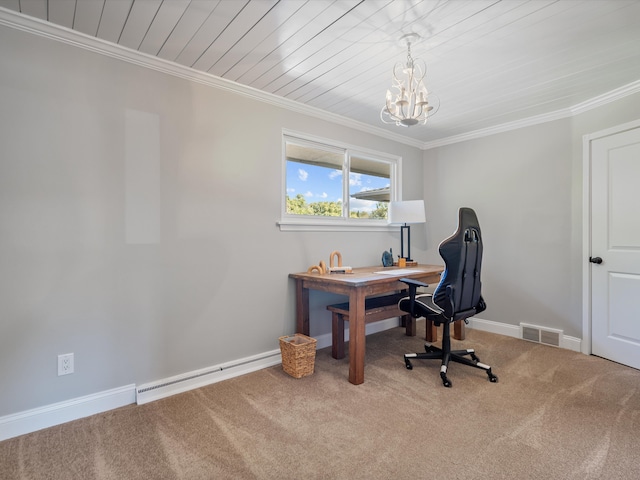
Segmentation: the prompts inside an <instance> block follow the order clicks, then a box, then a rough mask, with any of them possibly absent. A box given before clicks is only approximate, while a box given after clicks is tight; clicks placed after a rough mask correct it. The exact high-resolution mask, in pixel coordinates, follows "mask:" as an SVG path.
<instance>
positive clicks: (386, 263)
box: [382, 248, 393, 267]
mask: <svg viewBox="0 0 640 480" xmlns="http://www.w3.org/2000/svg"><path fill="white" fill-rule="evenodd" d="M382 266H383V267H392V266H393V249H392V248H390V249H389V251H388V252H387V251H386V250H385V251H384V252H382Z"/></svg>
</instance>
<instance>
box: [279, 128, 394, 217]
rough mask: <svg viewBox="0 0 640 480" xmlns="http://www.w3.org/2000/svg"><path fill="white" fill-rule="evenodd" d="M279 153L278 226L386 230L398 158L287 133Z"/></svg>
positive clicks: (392, 198)
mask: <svg viewBox="0 0 640 480" xmlns="http://www.w3.org/2000/svg"><path fill="white" fill-rule="evenodd" d="M283 152H284V155H283V156H284V185H285V191H284V199H283V200H284V201H283V211H282V220H281V222H280V227H281V228H283V227H287V226H289V227H290V226H294V225H297V226H298V227H323V226H324V227H327V226H333V227H341V228H344V227H349V228H352V227H353V228H355V229H361V228H367V227H368V228H372V227H373V228H376V227H377V228H380V227H385V228H386V226H387V211H388V206H389V201H390V200H395V199H396V195H397V193H396V192H397V191H398V187H397V181H398V180H397V179H398V178H399V173H398V170H399V168H400V158H399V157H393V156H390V155H386V154H382V153H379V152H371V151H366V150H365V149H362V148H358V147H350V146H345V145H338V144H336V143H335V142H333V143H332V142H330V141H327V140H320V139H312V138H310V137H307V136H304V137H303V136H301V135H294V134H289V133H285V134H284V135H283Z"/></svg>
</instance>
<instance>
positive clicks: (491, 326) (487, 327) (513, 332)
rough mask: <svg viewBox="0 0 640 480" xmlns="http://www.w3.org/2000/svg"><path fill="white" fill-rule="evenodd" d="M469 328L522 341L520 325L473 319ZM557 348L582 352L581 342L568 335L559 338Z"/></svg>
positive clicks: (470, 320)
mask: <svg viewBox="0 0 640 480" xmlns="http://www.w3.org/2000/svg"><path fill="white" fill-rule="evenodd" d="M469 328H473V329H475V330H480V331H483V332H490V333H498V334H500V335H506V336H508V337H514V338H520V339H522V337H521V329H520V325H508V324H506V323H498V322H493V321H491V320H482V319H481V318H476V317H473V318H470V319H469ZM525 341H526V340H525ZM559 348H565V349H567V350H572V351H574V352H578V353H580V352H581V351H582V350H581V348H582V340H581V339H579V338H576V337H570V336H569V335H562V336H561V337H560V345H559Z"/></svg>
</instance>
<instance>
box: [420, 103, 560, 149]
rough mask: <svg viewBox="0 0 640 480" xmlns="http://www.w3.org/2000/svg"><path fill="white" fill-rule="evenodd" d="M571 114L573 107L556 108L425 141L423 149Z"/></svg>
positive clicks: (536, 123)
mask: <svg viewBox="0 0 640 480" xmlns="http://www.w3.org/2000/svg"><path fill="white" fill-rule="evenodd" d="M570 116H571V109H570V108H564V109H562V110H556V111H555V112H550V113H544V114H542V115H536V116H534V117H528V118H523V119H521V120H516V121H514V122H508V123H503V124H501V125H495V126H493V127H487V128H481V129H480V130H474V131H472V132H467V133H462V134H460V135H453V136H451V137H446V138H441V139H438V140H433V141H431V142H425V143H424V144H423V145H422V149H423V150H429V149H431V148H436V147H442V146H444V145H451V144H453V143H460V142H466V141H467V140H474V139H476V138H483V137H488V136H489V135H495V134H497V133H503V132H508V131H511V130H517V129H519V128H524V127H531V126H533V125H538V124H541V123H547V122H553V121H555V120H560V119H562V118H567V117H570Z"/></svg>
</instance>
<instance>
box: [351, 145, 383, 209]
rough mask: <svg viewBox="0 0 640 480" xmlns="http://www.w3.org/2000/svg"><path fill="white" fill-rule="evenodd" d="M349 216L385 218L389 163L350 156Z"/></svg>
mask: <svg viewBox="0 0 640 480" xmlns="http://www.w3.org/2000/svg"><path fill="white" fill-rule="evenodd" d="M350 165H351V168H350V170H351V173H350V174H349V217H351V218H373V219H383V220H384V219H386V218H387V211H388V206H389V201H390V198H391V165H390V164H389V163H387V162H379V161H374V160H369V159H366V158H361V157H356V156H352V157H351V159H350Z"/></svg>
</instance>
